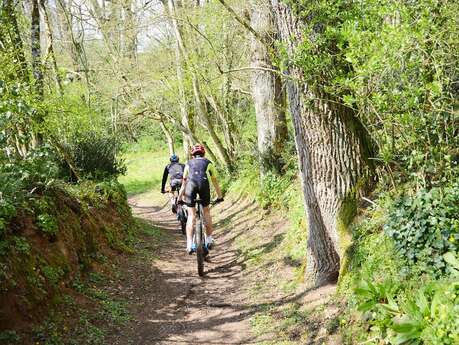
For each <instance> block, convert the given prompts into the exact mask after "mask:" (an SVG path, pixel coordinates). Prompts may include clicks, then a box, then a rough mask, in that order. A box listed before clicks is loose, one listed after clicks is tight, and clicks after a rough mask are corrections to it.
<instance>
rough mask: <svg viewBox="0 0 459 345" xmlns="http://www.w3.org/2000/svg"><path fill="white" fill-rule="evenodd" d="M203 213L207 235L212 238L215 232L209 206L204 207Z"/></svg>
mask: <svg viewBox="0 0 459 345" xmlns="http://www.w3.org/2000/svg"><path fill="white" fill-rule="evenodd" d="M202 212H203V213H204V224H205V226H206V235H207V236H212V233H213V232H214V228H213V225H212V216H211V215H210V209H209V206H206V207H203V208H202Z"/></svg>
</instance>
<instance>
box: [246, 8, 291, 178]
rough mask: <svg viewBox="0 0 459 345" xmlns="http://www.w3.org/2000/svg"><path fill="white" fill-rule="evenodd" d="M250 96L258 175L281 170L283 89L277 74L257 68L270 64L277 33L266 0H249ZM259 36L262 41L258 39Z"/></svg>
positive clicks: (271, 66)
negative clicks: (257, 154) (250, 11)
mask: <svg viewBox="0 0 459 345" xmlns="http://www.w3.org/2000/svg"><path fill="white" fill-rule="evenodd" d="M251 27H252V28H253V29H254V30H255V31H256V32H258V35H259V36H260V37H259V38H257V37H255V36H253V35H252V44H251V51H252V67H253V68H254V69H253V72H252V79H251V87H252V98H253V102H254V106H255V114H256V117H257V134H258V152H259V155H260V157H259V159H260V166H261V174H262V176H263V175H264V174H265V173H266V172H268V171H274V172H276V173H278V174H279V173H281V171H282V158H281V154H282V145H283V143H284V142H285V140H286V138H287V123H286V119H285V107H286V104H285V92H284V88H283V83H282V80H281V78H280V77H279V75H278V74H275V73H273V72H270V71H266V70H262V69H260V68H268V69H276V67H275V66H274V65H273V62H272V59H273V56H272V55H273V51H274V40H275V39H276V37H277V28H276V26H275V22H274V18H273V11H272V7H271V2H270V0H254V1H252V16H251ZM260 38H261V39H262V41H260Z"/></svg>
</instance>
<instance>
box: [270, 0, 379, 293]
mask: <svg viewBox="0 0 459 345" xmlns="http://www.w3.org/2000/svg"><path fill="white" fill-rule="evenodd" d="M272 4H273V7H274V12H275V14H276V18H277V23H278V27H279V32H280V34H281V38H282V40H283V42H284V43H285V44H286V46H287V51H288V54H289V55H290V56H292V55H293V53H294V52H295V49H296V47H297V45H298V43H299V42H300V41H301V40H302V39H303V38H302V27H301V25H302V23H301V22H300V21H299V20H298V18H296V17H295V16H294V14H293V12H292V11H291V9H290V7H289V6H288V5H285V4H283V3H282V2H281V1H279V0H272ZM287 72H288V74H289V75H290V77H291V78H290V79H289V81H288V83H287V89H288V96H289V105H290V111H291V113H292V117H293V124H294V128H295V139H296V147H297V151H298V156H299V168H300V173H301V178H302V187H303V194H304V200H305V207H306V213H307V217H308V248H307V260H308V262H307V269H306V274H307V278H310V279H312V282H313V283H314V284H315V285H322V284H325V283H328V282H332V281H336V279H337V278H338V274H339V268H340V255H341V253H342V242H341V240H342V237H340V233H339V232H338V227H342V226H346V225H347V224H346V223H347V221H349V220H348V219H344V217H343V215H344V214H345V212H348V211H349V206H350V205H351V206H352V205H355V197H356V195H357V192H358V191H357V188H358V187H359V185H360V184H361V183H362V182H363V181H364V178H365V175H366V174H367V172H368V167H369V166H368V165H367V158H368V157H369V155H370V152H371V151H370V149H369V146H368V145H367V138H368V136H367V135H368V134H367V133H366V131H365V130H364V128H363V126H362V125H361V123H360V122H359V121H358V119H357V118H356V116H355V114H354V112H353V110H352V109H350V108H347V107H345V106H344V105H342V104H340V103H338V102H335V101H334V100H333V99H331V98H330V96H329V95H327V94H326V93H324V92H321V91H320V90H317V89H312V88H310V87H309V86H308V85H306V84H304V83H302V82H301V80H302V77H303V75H302V70H301V69H300V68H298V67H295V66H290V67H289V69H288V70H287ZM351 213H352V212H351ZM347 218H348V217H347Z"/></svg>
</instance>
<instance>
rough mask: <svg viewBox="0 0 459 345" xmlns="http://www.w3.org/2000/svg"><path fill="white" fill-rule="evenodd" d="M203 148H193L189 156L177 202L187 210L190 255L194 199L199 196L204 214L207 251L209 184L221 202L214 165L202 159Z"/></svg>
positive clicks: (208, 245) (209, 230)
mask: <svg viewBox="0 0 459 345" xmlns="http://www.w3.org/2000/svg"><path fill="white" fill-rule="evenodd" d="M205 152H206V151H205V148H204V146H203V145H201V144H197V145H195V146H193V148H192V149H191V155H192V156H193V158H192V159H191V160H189V161H188V162H187V163H186V166H185V171H184V173H183V184H182V187H181V188H180V193H179V197H178V200H180V201H181V202H182V201H183V202H184V203H185V205H187V209H188V221H187V225H186V237H187V245H186V251H187V252H188V254H192V253H193V252H194V251H195V248H193V238H192V237H193V228H194V225H195V219H196V207H195V206H196V198H197V196H198V195H199V197H200V199H201V202H202V210H203V214H204V223H205V226H206V242H205V245H206V247H207V249H211V246H212V242H213V238H212V232H213V227H212V218H211V216H210V210H209V205H210V183H209V181H212V184H213V185H214V187H215V191H216V192H217V197H218V199H217V200H216V201H217V202H219V201H223V196H222V192H221V190H220V186H219V184H218V181H217V173H216V171H215V168H214V165H213V164H212V162H211V161H210V160H208V159H207V158H205V157H204V155H205Z"/></svg>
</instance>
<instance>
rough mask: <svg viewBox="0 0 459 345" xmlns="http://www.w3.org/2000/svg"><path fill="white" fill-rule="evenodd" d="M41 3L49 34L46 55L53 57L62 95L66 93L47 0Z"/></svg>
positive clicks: (42, 0) (57, 84)
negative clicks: (60, 72) (58, 62)
mask: <svg viewBox="0 0 459 345" xmlns="http://www.w3.org/2000/svg"><path fill="white" fill-rule="evenodd" d="M40 5H41V8H42V11H43V17H44V22H45V27H46V36H47V41H48V42H47V43H48V47H47V52H46V56H47V57H48V56H49V57H50V59H51V63H52V66H53V70H54V77H55V80H56V86H57V88H58V90H59V93H60V94H61V96H62V95H64V89H63V87H62V80H61V76H60V74H59V68H58V66H57V60H56V54H55V53H54V39H53V31H52V27H51V21H50V19H49V14H48V9H47V8H46V0H41V1H40Z"/></svg>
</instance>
